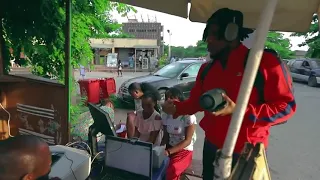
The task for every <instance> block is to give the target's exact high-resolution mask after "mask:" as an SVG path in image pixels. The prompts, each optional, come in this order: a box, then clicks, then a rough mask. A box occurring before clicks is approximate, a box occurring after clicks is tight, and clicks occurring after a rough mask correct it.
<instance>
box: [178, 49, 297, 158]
mask: <svg viewBox="0 0 320 180" xmlns="http://www.w3.org/2000/svg"><path fill="white" fill-rule="evenodd" d="M247 52H248V48H247V47H245V46H243V45H240V46H239V47H238V48H236V49H235V50H233V51H232V52H231V54H230V56H229V59H228V62H227V66H226V68H225V69H224V68H223V67H222V66H221V64H220V62H219V61H216V62H215V63H214V64H213V66H212V67H211V69H210V70H209V72H208V74H207V76H206V77H205V79H204V81H201V79H200V75H201V73H202V71H203V68H204V66H206V64H204V65H202V67H201V68H200V71H199V73H198V77H197V79H196V82H195V86H194V87H193V88H192V90H191V93H190V97H189V99H187V100H186V101H183V102H175V105H176V114H175V115H174V116H180V115H186V114H190V115H191V114H194V113H196V112H199V111H203V109H201V107H200V105H199V98H200V96H201V95H202V94H203V93H204V92H206V91H208V90H211V89H213V88H223V89H224V90H226V93H227V95H228V96H229V97H230V98H231V99H232V100H233V101H234V102H235V101H236V99H237V96H238V92H239V88H240V84H241V80H242V75H243V73H244V61H245V59H246V55H247ZM259 71H260V72H261V73H262V74H263V76H264V79H265V81H264V83H265V84H264V101H265V103H264V104H261V103H259V95H258V92H257V89H256V88H255V87H254V88H253V90H252V93H251V96H250V100H249V104H248V107H247V111H246V114H245V117H244V121H243V124H242V127H241V130H240V134H239V137H238V140H237V144H236V147H235V150H234V152H235V153H241V151H242V149H243V147H244V144H245V142H250V143H253V144H256V143H258V142H263V143H264V145H265V146H266V147H267V146H268V137H269V133H270V131H269V130H270V127H271V126H272V125H275V124H278V123H281V122H284V121H286V120H288V118H290V117H292V115H293V114H294V113H295V111H296V103H295V100H294V96H293V94H292V92H291V90H290V88H291V87H290V86H288V83H287V81H286V79H285V78H287V77H288V76H285V75H284V73H283V70H282V68H281V65H280V63H279V60H278V59H276V57H274V56H273V55H272V54H270V53H266V52H265V53H264V54H263V57H262V60H261V64H260V69H259ZM204 114H205V115H204V117H203V119H202V120H201V122H200V126H201V128H202V129H203V130H204V131H205V136H206V138H207V139H208V140H209V141H210V142H211V143H212V144H214V145H216V146H217V147H218V148H219V149H220V148H222V146H223V143H224V140H225V138H226V135H227V131H228V127H229V124H230V121H231V115H229V116H214V115H212V113H211V112H208V111H204Z"/></svg>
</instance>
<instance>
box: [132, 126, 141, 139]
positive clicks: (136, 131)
mask: <svg viewBox="0 0 320 180" xmlns="http://www.w3.org/2000/svg"><path fill="white" fill-rule="evenodd" d="M133 137H135V138H139V137H140V132H139V130H138V128H137V127H136V128H135V130H134V135H133Z"/></svg>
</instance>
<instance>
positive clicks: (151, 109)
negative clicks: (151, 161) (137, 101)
mask: <svg viewBox="0 0 320 180" xmlns="http://www.w3.org/2000/svg"><path fill="white" fill-rule="evenodd" d="M156 102H157V98H156V96H155V95H154V93H152V92H145V93H144V94H143V96H142V108H143V110H138V111H137V112H136V117H135V119H134V123H135V131H134V137H136V138H139V140H141V141H146V142H150V143H153V144H154V145H158V146H159V145H160V142H161V138H162V136H161V133H160V131H161V129H162V122H161V116H160V114H159V113H158V112H157V111H156V110H155V104H156Z"/></svg>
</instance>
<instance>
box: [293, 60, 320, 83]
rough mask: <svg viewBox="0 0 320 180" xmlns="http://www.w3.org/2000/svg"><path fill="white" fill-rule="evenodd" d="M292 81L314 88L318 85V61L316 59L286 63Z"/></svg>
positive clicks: (319, 66) (319, 62)
mask: <svg viewBox="0 0 320 180" xmlns="http://www.w3.org/2000/svg"><path fill="white" fill-rule="evenodd" d="M288 67H289V70H290V72H291V76H292V79H293V80H294V81H302V82H307V83H308V85H309V86H311V87H315V86H317V85H319V84H320V61H319V60H316V59H296V60H290V61H289V62H288Z"/></svg>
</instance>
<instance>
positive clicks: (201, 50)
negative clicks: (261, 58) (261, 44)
mask: <svg viewBox="0 0 320 180" xmlns="http://www.w3.org/2000/svg"><path fill="white" fill-rule="evenodd" d="M265 46H266V48H272V49H274V50H276V51H277V52H278V53H279V55H280V57H281V58H283V59H290V58H292V57H293V55H294V53H293V52H292V51H291V50H290V47H291V44H290V40H289V39H288V38H285V37H284V36H283V34H282V33H278V32H269V33H268V36H267V41H266V44H265ZM165 53H168V47H167V46H165ZM171 54H172V56H176V57H180V58H198V57H203V56H206V55H207V44H206V43H205V42H203V41H198V42H197V45H196V46H188V47H187V48H184V47H181V46H179V47H174V46H171Z"/></svg>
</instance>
